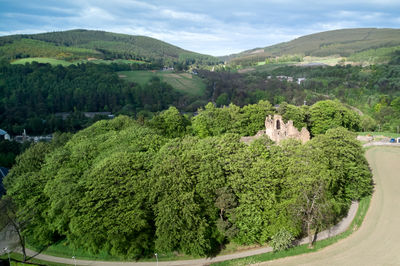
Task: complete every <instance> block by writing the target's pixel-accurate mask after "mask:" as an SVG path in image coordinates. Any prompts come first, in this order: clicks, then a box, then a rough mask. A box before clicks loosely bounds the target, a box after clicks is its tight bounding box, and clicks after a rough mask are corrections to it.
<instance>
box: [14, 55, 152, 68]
mask: <svg viewBox="0 0 400 266" xmlns="http://www.w3.org/2000/svg"><path fill="white" fill-rule="evenodd" d="M32 62H38V63H44V64H47V63H48V64H51V65H53V66H57V65H62V66H69V65H76V64H79V63H88V62H90V63H94V64H111V63H118V64H146V62H144V61H138V60H124V59H116V60H103V59H95V60H76V61H72V62H70V61H66V60H62V59H54V58H49V57H30V58H22V59H17V60H14V61H13V62H12V63H11V64H25V63H32Z"/></svg>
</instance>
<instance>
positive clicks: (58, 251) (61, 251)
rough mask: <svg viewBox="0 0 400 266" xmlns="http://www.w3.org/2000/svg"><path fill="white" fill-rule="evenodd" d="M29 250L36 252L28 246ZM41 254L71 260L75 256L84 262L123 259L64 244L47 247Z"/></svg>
mask: <svg viewBox="0 0 400 266" xmlns="http://www.w3.org/2000/svg"><path fill="white" fill-rule="evenodd" d="M28 248H29V249H32V250H35V251H37V250H38V249H36V248H35V247H32V246H29V245H28ZM42 253H43V254H46V255H51V256H55V257H61V258H68V259H70V258H72V256H75V257H76V258H79V259H86V260H104V261H123V260H124V258H122V257H118V256H112V255H110V254H108V253H107V252H106V251H100V252H99V253H98V254H92V253H90V252H88V251H86V250H84V249H79V248H74V247H72V246H68V245H66V243H65V242H60V243H57V244H54V245H52V246H50V247H48V248H47V249H46V250H45V251H44V252H42Z"/></svg>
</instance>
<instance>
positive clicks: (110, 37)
mask: <svg viewBox="0 0 400 266" xmlns="http://www.w3.org/2000/svg"><path fill="white" fill-rule="evenodd" d="M0 44H1V45H0V58H6V59H8V60H10V59H18V58H27V57H52V58H54V59H66V60H76V59H87V58H100V59H134V60H145V61H151V62H159V63H160V62H163V63H164V64H165V65H167V64H170V65H173V64H174V63H178V62H179V63H184V64H187V65H189V64H195V63H196V64H215V63H218V62H219V60H218V59H217V58H215V57H212V56H208V55H202V54H198V53H194V52H189V51H185V50H183V49H181V48H179V47H176V46H173V45H171V44H168V43H165V42H162V41H159V40H156V39H153V38H149V37H145V36H131V35H125V34H116V33H110V32H104V31H90V30H70V31H63V32H51V33H41V34H32V35H13V36H5V37H1V38H0Z"/></svg>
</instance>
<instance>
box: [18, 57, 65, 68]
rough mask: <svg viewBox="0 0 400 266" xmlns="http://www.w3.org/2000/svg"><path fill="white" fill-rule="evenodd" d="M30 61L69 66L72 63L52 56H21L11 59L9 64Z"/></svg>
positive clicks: (22, 63) (20, 63)
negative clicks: (20, 57)
mask: <svg viewBox="0 0 400 266" xmlns="http://www.w3.org/2000/svg"><path fill="white" fill-rule="evenodd" d="M32 62H38V63H43V64H47V63H48V64H51V65H53V66H56V65H62V66H69V65H71V64H72V63H71V62H68V61H65V60H61V59H54V58H48V57H31V58H22V59H18V60H15V61H13V62H12V63H11V64H15V65H17V64H19V65H24V64H26V63H32Z"/></svg>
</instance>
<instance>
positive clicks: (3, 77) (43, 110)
mask: <svg viewBox="0 0 400 266" xmlns="http://www.w3.org/2000/svg"><path fill="white" fill-rule="evenodd" d="M114 67H115V66H113V65H96V64H81V65H78V66H74V65H71V66H68V67H63V66H57V67H52V66H50V65H43V64H38V63H33V64H31V65H24V66H23V65H8V64H6V65H4V66H2V67H0V87H1V90H0V99H1V101H0V110H1V112H0V119H1V122H0V126H1V128H4V129H5V130H6V131H7V132H10V134H21V132H22V130H23V129H26V130H27V132H28V134H44V133H52V132H54V131H76V130H79V129H82V128H84V127H85V126H87V125H90V124H91V123H93V122H95V121H96V120H98V118H99V117H94V118H93V119H89V118H87V117H86V116H85V115H84V114H83V112H103V111H111V112H114V113H116V112H118V111H120V110H124V109H128V107H129V106H130V108H131V109H133V110H132V111H133V113H134V114H135V113H138V112H140V111H141V110H148V111H152V112H156V111H161V110H164V109H167V108H168V107H169V106H170V105H171V104H174V105H176V106H179V105H178V102H179V101H180V100H179V99H181V98H182V97H183V96H182V94H181V93H179V92H177V91H176V90H174V89H173V88H172V87H171V86H170V85H168V84H166V83H165V82H162V81H161V80H160V79H157V78H153V79H151V80H149V81H148V82H147V83H146V84H145V85H144V86H143V87H141V86H138V85H134V84H129V83H127V82H124V81H123V80H121V79H119V78H118V76H117V74H115V73H114V70H113V69H114ZM63 113H69V115H68V114H67V115H68V117H66V118H63ZM100 118H101V116H100Z"/></svg>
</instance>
